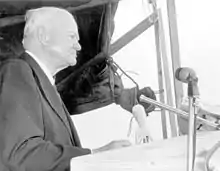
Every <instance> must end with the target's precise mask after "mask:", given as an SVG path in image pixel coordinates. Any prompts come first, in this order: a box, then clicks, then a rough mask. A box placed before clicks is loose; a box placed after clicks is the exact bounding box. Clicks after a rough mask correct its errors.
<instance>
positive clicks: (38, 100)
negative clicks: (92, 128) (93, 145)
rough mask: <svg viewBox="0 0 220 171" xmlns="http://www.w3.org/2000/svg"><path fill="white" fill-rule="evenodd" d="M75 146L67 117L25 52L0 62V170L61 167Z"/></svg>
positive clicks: (53, 169)
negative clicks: (0, 63)
mask: <svg viewBox="0 0 220 171" xmlns="http://www.w3.org/2000/svg"><path fill="white" fill-rule="evenodd" d="M89 153H91V151H90V150H89V149H84V148H80V141H79V138H78V135H77V132H76V129H75V127H74V125H73V123H72V121H71V118H70V116H69V114H68V112H67V110H66V108H65V107H64V105H63V103H62V101H61V99H60V97H59V95H58V93H57V91H56V90H55V88H54V87H53V86H52V85H51V83H50V82H49V79H48V78H47V76H46V75H45V74H44V72H43V71H42V69H41V68H40V67H39V65H38V64H37V63H36V62H35V61H34V60H33V59H32V58H31V57H30V56H29V55H28V54H26V53H24V54H23V55H22V56H21V58H20V59H10V60H7V61H5V62H3V64H2V65H1V66H0V171H8V170H15V171H20V170H21V171H49V170H51V171H64V170H69V166H70V159H71V158H73V157H76V156H80V155H86V154H89Z"/></svg>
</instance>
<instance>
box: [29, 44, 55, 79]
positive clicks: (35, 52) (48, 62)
mask: <svg viewBox="0 0 220 171" xmlns="http://www.w3.org/2000/svg"><path fill="white" fill-rule="evenodd" d="M26 50H27V51H29V52H31V53H32V54H33V55H35V57H36V58H38V59H39V60H40V62H42V63H43V64H44V65H45V67H46V68H47V69H48V71H49V72H50V74H51V75H52V76H55V74H56V73H57V69H56V67H54V66H55V65H53V61H52V60H51V58H50V57H49V55H48V54H45V53H43V52H42V51H41V50H40V49H37V48H27V49H26Z"/></svg>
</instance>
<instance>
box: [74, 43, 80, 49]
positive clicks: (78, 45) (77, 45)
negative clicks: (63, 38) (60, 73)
mask: <svg viewBox="0 0 220 171" xmlns="http://www.w3.org/2000/svg"><path fill="white" fill-rule="evenodd" d="M73 47H74V49H75V50H76V51H80V50H81V45H80V44H79V42H77V43H75V44H74V45H73Z"/></svg>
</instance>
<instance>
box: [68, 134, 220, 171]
mask: <svg viewBox="0 0 220 171" xmlns="http://www.w3.org/2000/svg"><path fill="white" fill-rule="evenodd" d="M218 141H220V131H209V132H199V133H198V134H197V140H196V143H197V145H196V159H195V171H205V157H206V155H207V152H208V151H209V150H210V149H211V148H212V147H213V146H214V145H215V144H216V143H217V142H218ZM186 156H187V136H181V137H175V138H170V139H166V140H160V141H156V142H152V143H149V144H141V145H134V146H131V147H125V148H122V149H115V150H112V151H106V152H102V153H98V154H93V155H86V156H81V157H76V158H73V159H72V160H71V171H75V170H77V171H177V170H178V171H186V170H187V166H186V161H187V158H186ZM219 161H220V149H218V150H217V152H216V154H215V155H213V157H212V158H211V160H210V162H211V164H212V166H214V167H215V168H219V170H220V162H219Z"/></svg>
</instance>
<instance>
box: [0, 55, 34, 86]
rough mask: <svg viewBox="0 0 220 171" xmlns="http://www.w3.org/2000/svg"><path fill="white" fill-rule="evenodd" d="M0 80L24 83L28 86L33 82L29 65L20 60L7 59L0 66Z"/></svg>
mask: <svg viewBox="0 0 220 171" xmlns="http://www.w3.org/2000/svg"><path fill="white" fill-rule="evenodd" d="M0 75H1V79H2V78H3V79H4V81H5V80H7V79H12V80H14V81H16V82H19V81H23V82H24V81H25V82H27V83H28V84H30V83H31V82H33V81H34V77H33V72H32V69H31V67H30V66H29V64H28V63H27V62H26V61H24V60H22V59H8V60H5V61H3V62H2V63H1V65H0Z"/></svg>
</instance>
